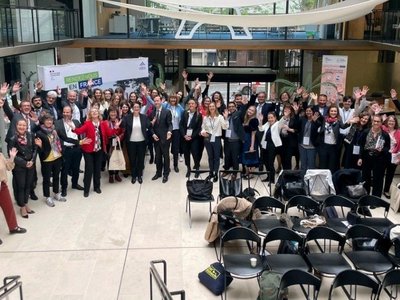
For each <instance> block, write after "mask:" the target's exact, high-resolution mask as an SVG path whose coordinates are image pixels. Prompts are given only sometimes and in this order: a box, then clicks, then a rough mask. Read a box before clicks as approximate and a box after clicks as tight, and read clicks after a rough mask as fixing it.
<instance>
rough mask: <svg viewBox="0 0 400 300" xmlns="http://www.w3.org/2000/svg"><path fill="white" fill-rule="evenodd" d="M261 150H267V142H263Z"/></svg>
mask: <svg viewBox="0 0 400 300" xmlns="http://www.w3.org/2000/svg"><path fill="white" fill-rule="evenodd" d="M261 148H263V149H267V141H262V142H261Z"/></svg>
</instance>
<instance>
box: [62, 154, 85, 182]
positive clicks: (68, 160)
mask: <svg viewBox="0 0 400 300" xmlns="http://www.w3.org/2000/svg"><path fill="white" fill-rule="evenodd" d="M62 158H63V165H62V168H61V189H62V190H66V189H67V187H68V173H69V172H71V174H72V179H71V182H72V186H76V185H77V184H78V179H79V167H80V164H81V159H82V150H81V149H80V148H79V147H77V146H76V147H65V148H64V150H63V156H62Z"/></svg>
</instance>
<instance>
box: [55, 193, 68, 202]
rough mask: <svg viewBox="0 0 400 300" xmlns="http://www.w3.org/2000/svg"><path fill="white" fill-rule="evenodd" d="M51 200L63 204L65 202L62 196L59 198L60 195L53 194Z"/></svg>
mask: <svg viewBox="0 0 400 300" xmlns="http://www.w3.org/2000/svg"><path fill="white" fill-rule="evenodd" d="M53 200H56V201H60V202H65V201H67V199H66V198H64V197H63V196H61V193H58V194H54V196H53Z"/></svg>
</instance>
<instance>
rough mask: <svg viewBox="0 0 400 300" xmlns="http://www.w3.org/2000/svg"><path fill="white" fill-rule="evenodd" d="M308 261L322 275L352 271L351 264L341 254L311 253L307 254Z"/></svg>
mask: <svg viewBox="0 0 400 300" xmlns="http://www.w3.org/2000/svg"><path fill="white" fill-rule="evenodd" d="M307 259H308V261H309V262H310V264H311V266H312V267H313V268H314V269H315V270H316V271H317V272H319V273H322V274H332V275H337V274H339V273H340V272H342V271H344V270H348V269H351V266H350V264H349V263H348V262H347V260H346V259H345V258H344V257H343V256H342V255H341V254H339V253H310V254H307Z"/></svg>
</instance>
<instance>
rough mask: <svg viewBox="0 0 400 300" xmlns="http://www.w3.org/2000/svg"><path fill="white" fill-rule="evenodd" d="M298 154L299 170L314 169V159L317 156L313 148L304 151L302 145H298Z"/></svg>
mask: <svg viewBox="0 0 400 300" xmlns="http://www.w3.org/2000/svg"><path fill="white" fill-rule="evenodd" d="M299 152H300V165H301V170H308V169H315V168H316V167H315V157H316V155H317V151H316V150H315V148H313V149H306V148H304V147H303V146H302V145H299Z"/></svg>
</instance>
